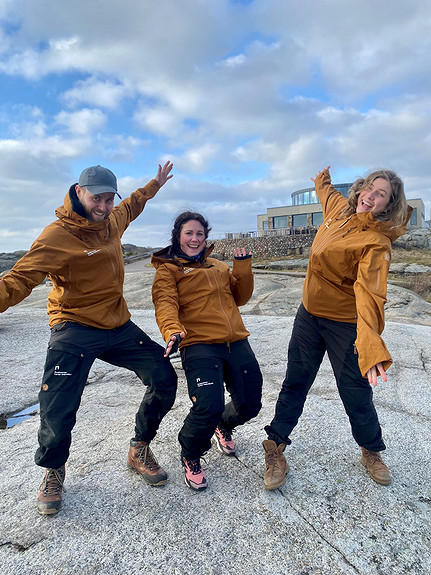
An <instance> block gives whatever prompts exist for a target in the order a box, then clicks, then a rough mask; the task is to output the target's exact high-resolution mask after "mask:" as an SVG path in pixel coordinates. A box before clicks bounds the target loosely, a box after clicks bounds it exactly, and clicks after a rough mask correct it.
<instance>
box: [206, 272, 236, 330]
mask: <svg viewBox="0 0 431 575" xmlns="http://www.w3.org/2000/svg"><path fill="white" fill-rule="evenodd" d="M208 272H209V273H212V274H213V276H214V281H215V284H216V286H217V295H218V300H219V303H220V309H221V311H222V312H223V314H224V316H225V318H226V322H227V325H228V326H229V331H230V334H231V337H232V335H233V330H232V325H231V323H230V321H229V317H228V315H227V313H226V312H225V310H224V307H223V302H222V299H221V293H220V284H219V282H218V278H217V275H216V272H215V270H213V269H212V268H210V269H209V270H208ZM210 285H211V282H210Z"/></svg>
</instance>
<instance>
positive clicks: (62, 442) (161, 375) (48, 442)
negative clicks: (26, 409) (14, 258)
mask: <svg viewBox="0 0 431 575" xmlns="http://www.w3.org/2000/svg"><path fill="white" fill-rule="evenodd" d="M163 353H164V349H163V347H161V346H160V345H159V344H157V343H156V342H154V341H152V340H151V339H150V338H149V337H148V335H146V334H145V333H144V332H143V331H142V330H141V329H140V328H139V327H138V326H137V325H135V324H134V323H133V322H132V321H130V320H129V321H128V322H127V323H126V324H124V325H123V326H121V327H119V328H117V329H110V330H103V329H96V328H91V327H86V326H82V325H79V324H76V323H71V322H66V323H62V324H59V325H56V326H55V327H53V328H52V330H51V338H50V341H49V344H48V352H47V357H46V363H45V373H44V376H43V380H42V388H41V390H40V393H39V402H40V429H39V434H38V439H39V448H38V449H37V451H36V454H35V462H36V464H37V465H40V466H42V467H52V468H58V467H61V466H62V465H63V464H64V463H65V462H66V460H67V458H68V457H69V449H70V444H71V434H72V429H73V427H74V425H75V422H76V413H77V411H78V408H79V405H80V403H81V396H82V392H83V390H84V387H85V384H86V382H87V377H88V374H89V371H90V368H91V366H92V365H93V363H94V361H95V359H96V358H98V359H101V360H103V361H106V362H107V363H110V364H112V365H117V366H120V367H125V368H127V369H129V370H131V371H134V372H135V373H136V375H137V376H138V377H139V378H140V379H141V381H142V382H143V383H144V384H145V385H146V386H147V389H146V392H145V395H144V398H143V400H142V403H141V405H140V407H139V410H138V412H137V414H136V418H135V438H136V439H137V440H142V441H151V440H152V439H153V437H154V436H155V435H156V432H157V429H158V427H159V425H160V422H161V420H162V419H163V417H164V416H165V415H166V413H167V412H168V411H169V410H170V409H171V407H172V405H173V403H174V401H175V395H176V389H177V376H176V373H175V371H174V369H173V368H172V366H171V364H170V362H169V360H168V359H165V358H164V357H163Z"/></svg>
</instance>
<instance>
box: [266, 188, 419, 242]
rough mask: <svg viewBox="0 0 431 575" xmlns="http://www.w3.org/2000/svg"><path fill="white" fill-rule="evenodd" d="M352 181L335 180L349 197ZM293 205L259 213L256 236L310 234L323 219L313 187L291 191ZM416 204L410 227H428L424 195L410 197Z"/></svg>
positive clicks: (340, 189)
mask: <svg viewBox="0 0 431 575" xmlns="http://www.w3.org/2000/svg"><path fill="white" fill-rule="evenodd" d="M351 185H352V184H351V183H343V184H334V187H335V188H336V189H337V190H339V191H340V192H341V193H342V194H343V196H345V197H347V194H348V191H349V189H350V187H351ZM291 201H292V205H290V206H280V207H276V208H268V209H267V210H266V214H261V215H258V216H257V236H258V237H263V236H282V235H291V234H310V233H313V232H315V231H316V230H317V228H318V227H319V226H320V224H321V223H322V221H323V214H322V207H321V205H320V202H319V199H318V197H317V194H316V190H315V189H314V187H312V188H304V189H302V190H297V191H296V192H293V193H292V195H291ZM407 201H408V203H409V205H410V206H412V208H413V214H412V217H411V219H410V222H409V225H408V229H413V228H422V227H426V226H427V223H426V222H425V206H424V203H423V201H422V200H421V199H412V200H410V199H409V200H407Z"/></svg>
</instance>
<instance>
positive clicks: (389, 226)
mask: <svg viewBox="0 0 431 575" xmlns="http://www.w3.org/2000/svg"><path fill="white" fill-rule="evenodd" d="M412 213H413V208H412V207H411V206H408V210H407V216H406V219H405V220H404V222H403V223H402V224H401V225H399V226H394V224H393V223H392V221H391V220H388V221H381V220H378V219H376V218H375V217H374V216H373V214H371V213H370V212H362V213H359V214H353V216H352V218H353V217H355V218H357V221H358V222H359V223H360V225H362V226H363V229H367V228H369V229H373V230H375V231H377V232H379V233H381V234H383V235H385V236H386V237H387V238H389V239H390V240H391V242H394V241H395V240H396V239H397V238H399V237H401V236H402V235H404V234H405V233H406V226H407V223H408V221H409V220H410V218H411V216H412Z"/></svg>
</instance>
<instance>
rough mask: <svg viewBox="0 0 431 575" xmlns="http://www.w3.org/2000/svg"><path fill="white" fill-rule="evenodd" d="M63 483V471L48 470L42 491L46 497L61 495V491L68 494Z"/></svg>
mask: <svg viewBox="0 0 431 575" xmlns="http://www.w3.org/2000/svg"><path fill="white" fill-rule="evenodd" d="M63 481H64V470H63V469H61V468H60V469H47V471H46V474H45V477H44V478H43V481H42V485H41V486H40V490H41V491H43V493H44V495H55V494H57V493H60V491H61V490H63V491H64V492H66V488H65V487H64V485H63Z"/></svg>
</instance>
